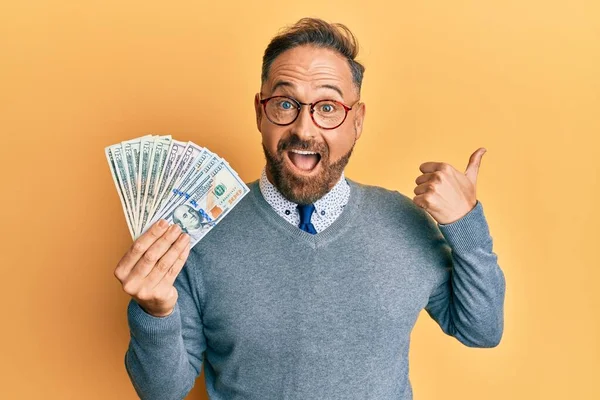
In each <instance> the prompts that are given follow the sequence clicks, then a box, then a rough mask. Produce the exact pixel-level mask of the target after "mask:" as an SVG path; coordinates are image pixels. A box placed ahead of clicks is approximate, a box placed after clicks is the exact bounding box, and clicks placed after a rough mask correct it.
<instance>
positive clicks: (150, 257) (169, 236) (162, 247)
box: [130, 224, 181, 279]
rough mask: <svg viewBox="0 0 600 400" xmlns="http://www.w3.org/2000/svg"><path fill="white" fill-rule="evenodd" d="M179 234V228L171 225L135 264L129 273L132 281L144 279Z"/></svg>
mask: <svg viewBox="0 0 600 400" xmlns="http://www.w3.org/2000/svg"><path fill="white" fill-rule="evenodd" d="M180 233H181V228H180V227H179V225H177V224H173V225H171V226H170V227H169V229H167V231H166V232H165V233H164V234H163V235H162V236H161V237H160V238H159V239H158V240H157V241H156V242H154V244H152V246H150V248H149V249H148V250H146V252H145V253H144V255H143V256H142V257H141V258H140V260H139V261H138V262H137V263H136V264H135V266H134V267H133V270H132V271H131V274H130V276H131V278H132V279H143V278H145V277H146V276H147V275H148V274H149V273H150V271H152V268H154V265H155V264H156V263H157V262H158V260H160V259H161V257H162V256H164V255H165V253H166V252H167V250H169V248H170V247H171V245H172V244H173V242H175V240H177V238H178V237H179V234H180Z"/></svg>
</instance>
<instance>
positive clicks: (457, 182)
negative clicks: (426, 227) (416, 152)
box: [413, 147, 487, 224]
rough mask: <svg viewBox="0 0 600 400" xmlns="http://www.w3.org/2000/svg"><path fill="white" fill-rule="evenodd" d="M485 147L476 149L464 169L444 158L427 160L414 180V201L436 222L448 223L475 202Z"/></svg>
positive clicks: (471, 207) (472, 206) (457, 218)
mask: <svg viewBox="0 0 600 400" xmlns="http://www.w3.org/2000/svg"><path fill="white" fill-rule="evenodd" d="M486 151H487V150H486V149H485V148H483V147H480V148H479V149H477V150H475V152H474V153H473V154H471V157H470V158H469V164H468V165H467V169H466V170H465V172H464V173H462V172H460V171H458V170H457V169H455V168H454V167H453V166H451V165H450V164H447V163H443V162H433V161H430V162H426V163H423V164H421V165H420V166H419V170H421V172H423V174H422V175H420V176H419V177H418V178H417V179H416V180H415V182H416V184H417V187H416V188H415V190H414V192H415V194H416V196H415V197H413V202H414V203H415V204H416V205H417V206H419V207H421V208H423V209H425V211H427V212H428V213H429V214H430V215H431V216H432V217H433V219H435V220H436V221H437V222H438V224H451V223H452V222H455V221H457V220H459V219H460V218H462V217H463V216H464V215H466V214H467V213H468V212H469V211H471V210H472V209H473V208H474V207H475V206H476V205H477V195H476V194H475V191H476V185H477V173H478V172H479V165H480V164H481V158H482V157H483V154H484V153H485V152H486Z"/></svg>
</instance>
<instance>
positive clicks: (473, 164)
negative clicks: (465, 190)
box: [465, 147, 487, 185]
mask: <svg viewBox="0 0 600 400" xmlns="http://www.w3.org/2000/svg"><path fill="white" fill-rule="evenodd" d="M486 151H487V150H486V149H485V148H483V147H480V148H478V149H477V150H475V152H474V153H473V154H471V157H470V158H469V164H468V165H467V169H466V170H465V176H466V177H467V178H469V180H470V181H471V182H472V183H473V185H474V184H475V183H476V182H477V174H478V173H479V165H480V164H481V158H482V157H483V155H484V154H485V152H486Z"/></svg>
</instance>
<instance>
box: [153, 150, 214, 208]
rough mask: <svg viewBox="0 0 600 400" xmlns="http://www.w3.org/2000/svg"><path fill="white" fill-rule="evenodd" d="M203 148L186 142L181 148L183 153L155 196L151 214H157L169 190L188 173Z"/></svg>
mask: <svg viewBox="0 0 600 400" xmlns="http://www.w3.org/2000/svg"><path fill="white" fill-rule="evenodd" d="M203 150H204V148H202V147H200V146H198V145H197V144H195V143H192V142H188V144H187V145H186V147H185V149H184V150H183V155H182V157H181V159H180V161H179V162H178V163H177V165H176V166H175V168H174V169H173V173H172V174H171V176H170V178H168V181H167V183H166V185H165V186H164V188H163V190H162V192H161V193H160V195H159V196H158V198H157V202H156V203H157V204H156V205H155V206H154V210H153V211H152V215H153V216H154V215H157V214H159V215H160V213H161V211H162V210H163V207H164V206H166V205H167V204H168V199H169V198H170V196H171V191H172V190H173V188H174V187H175V185H177V184H178V182H180V181H181V180H182V179H183V177H184V176H185V175H186V174H187V173H188V171H189V170H190V168H191V167H192V166H193V165H194V161H195V160H196V159H197V158H198V156H199V155H200V154H201V153H202V151H203Z"/></svg>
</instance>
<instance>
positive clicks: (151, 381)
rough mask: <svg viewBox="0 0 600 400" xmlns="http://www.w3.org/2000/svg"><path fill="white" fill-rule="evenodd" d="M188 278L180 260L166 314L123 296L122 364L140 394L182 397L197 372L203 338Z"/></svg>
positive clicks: (163, 398)
mask: <svg viewBox="0 0 600 400" xmlns="http://www.w3.org/2000/svg"><path fill="white" fill-rule="evenodd" d="M192 278H193V276H192V275H191V272H190V270H189V266H188V265H187V264H186V265H185V266H184V267H183V269H182V270H181V271H180V273H179V275H178V276H177V279H176V280H175V287H176V289H177V292H178V298H177V303H176V304H175V309H174V310H173V312H172V313H171V314H170V315H168V316H166V317H154V316H153V315H150V314H148V313H146V312H145V311H144V310H143V309H142V308H141V307H140V306H139V304H138V303H137V302H136V301H135V300H133V299H131V300H130V302H129V305H128V308H127V319H128V323H129V330H130V341H129V348H128V349H127V352H126V354H125V368H126V370H127V373H128V375H129V378H130V380H131V382H132V384H133V387H134V388H135V391H136V392H137V394H138V396H139V397H140V398H141V399H143V400H151V399H160V400H169V399H177V400H180V399H183V398H185V396H186V395H187V394H188V393H189V392H190V390H191V389H192V388H193V386H194V383H195V380H196V378H197V377H198V375H199V374H200V370H201V368H202V362H203V353H204V351H205V349H206V340H205V337H204V332H203V326H202V320H201V314H200V311H199V307H198V306H197V304H196V302H195V301H194V298H193V296H192V293H193V290H192V289H193V287H192V283H193V282H194V280H193V279H192Z"/></svg>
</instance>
